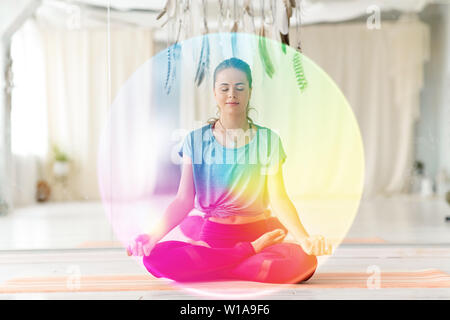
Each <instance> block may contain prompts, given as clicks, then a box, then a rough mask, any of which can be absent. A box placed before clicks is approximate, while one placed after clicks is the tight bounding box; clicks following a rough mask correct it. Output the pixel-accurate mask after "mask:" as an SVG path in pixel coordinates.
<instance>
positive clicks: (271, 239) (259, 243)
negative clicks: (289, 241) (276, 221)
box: [251, 229, 286, 253]
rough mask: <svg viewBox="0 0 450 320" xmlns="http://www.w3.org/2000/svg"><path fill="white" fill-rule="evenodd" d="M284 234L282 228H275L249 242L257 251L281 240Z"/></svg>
mask: <svg viewBox="0 0 450 320" xmlns="http://www.w3.org/2000/svg"><path fill="white" fill-rule="evenodd" d="M285 236H286V234H285V233H284V231H283V230H282V229H276V230H273V231H270V232H266V233H264V234H263V235H262V236H261V237H259V238H258V239H256V240H255V241H253V242H252V243H251V244H252V246H253V249H255V252H256V253H258V252H260V251H261V250H262V249H264V248H265V247H268V246H271V245H273V244H276V243H279V242H281V241H283V239H284V237H285Z"/></svg>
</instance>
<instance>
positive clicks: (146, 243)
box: [127, 234, 156, 256]
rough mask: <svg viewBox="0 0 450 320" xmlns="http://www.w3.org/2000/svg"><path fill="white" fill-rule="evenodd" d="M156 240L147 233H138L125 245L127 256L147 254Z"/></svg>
mask: <svg viewBox="0 0 450 320" xmlns="http://www.w3.org/2000/svg"><path fill="white" fill-rule="evenodd" d="M155 244H156V242H155V241H154V240H153V239H152V237H151V236H150V235H149V234H140V235H139V236H137V237H136V239H134V240H133V241H131V243H130V244H129V245H128V247H127V254H128V256H144V255H145V256H149V255H150V252H151V251H152V250H153V247H154V246H155Z"/></svg>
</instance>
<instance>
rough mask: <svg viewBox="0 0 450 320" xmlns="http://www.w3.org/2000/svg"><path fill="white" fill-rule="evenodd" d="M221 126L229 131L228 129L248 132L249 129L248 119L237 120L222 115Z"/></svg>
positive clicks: (240, 118)
mask: <svg viewBox="0 0 450 320" xmlns="http://www.w3.org/2000/svg"><path fill="white" fill-rule="evenodd" d="M219 120H220V124H221V126H223V128H222V129H225V130H228V129H242V130H248V129H249V123H248V121H247V119H246V118H242V117H239V118H235V117H227V116H226V115H221V116H220V118H219Z"/></svg>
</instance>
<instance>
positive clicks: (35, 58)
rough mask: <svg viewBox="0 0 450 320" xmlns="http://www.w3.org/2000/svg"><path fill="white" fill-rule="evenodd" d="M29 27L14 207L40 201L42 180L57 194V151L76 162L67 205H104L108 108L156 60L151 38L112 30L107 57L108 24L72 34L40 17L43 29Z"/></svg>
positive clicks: (129, 29)
mask: <svg viewBox="0 0 450 320" xmlns="http://www.w3.org/2000/svg"><path fill="white" fill-rule="evenodd" d="M28 25H30V27H29V28H23V29H22V30H21V32H20V33H21V35H22V38H23V39H26V40H24V42H23V41H22V42H21V43H20V44H19V41H17V43H18V47H20V48H21V50H22V51H23V52H22V53H23V55H26V57H24V58H23V59H22V57H20V58H19V59H18V60H17V61H16V64H17V65H18V66H20V65H22V67H23V68H24V69H23V70H22V72H20V73H19V72H18V74H17V76H18V77H17V78H18V79H19V78H20V79H21V87H20V94H19V88H18V89H17V99H16V101H15V103H14V104H13V105H14V108H15V109H16V110H20V114H19V112H18V111H17V112H16V114H15V115H13V118H14V119H13V125H14V128H15V130H16V131H15V132H13V135H14V137H13V142H14V145H15V146H16V147H18V148H16V150H14V149H13V152H14V157H15V159H16V161H15V163H14V166H15V170H16V177H17V179H16V181H15V183H14V184H15V186H16V188H15V189H14V193H15V199H16V204H17V203H20V204H29V203H30V202H33V201H34V197H35V192H36V188H35V186H36V181H37V179H38V178H44V179H46V180H47V181H49V182H50V183H51V186H52V187H53V190H54V191H55V190H56V189H57V188H58V187H59V185H57V184H56V183H55V179H54V175H53V173H52V166H53V162H54V159H53V154H52V152H53V150H52V147H53V145H57V146H58V147H59V148H60V149H61V150H62V151H64V152H65V153H67V154H68V156H69V159H70V174H69V177H68V184H67V190H66V191H67V194H68V195H67V194H66V196H64V199H70V200H98V199H100V193H99V186H98V178H97V156H98V147H99V140H100V135H101V132H102V129H104V126H105V125H106V121H107V119H108V109H109V104H111V103H112V102H113V100H114V98H115V97H116V94H117V93H118V91H119V89H120V88H121V86H122V85H123V84H124V83H125V81H126V80H127V79H128V78H129V77H130V76H131V74H132V73H133V72H134V71H135V70H136V69H137V68H138V67H139V66H141V65H142V64H143V63H144V62H146V61H147V60H148V59H150V58H151V57H152V55H153V53H154V51H153V34H152V31H151V30H149V29H147V28H140V27H133V26H124V25H115V24H111V28H110V48H111V51H110V53H108V30H107V25H106V23H103V24H99V23H96V24H92V25H86V26H83V25H81V27H80V28H72V29H70V28H68V27H67V25H66V24H64V23H62V24H61V23H54V21H49V20H48V19H45V17H44V18H42V17H40V16H39V15H38V18H37V23H36V24H34V22H30V23H29V24H28ZM30 43H33V44H34V46H33V47H31V46H30ZM108 59H110V61H108ZM24 63H25V64H26V67H25V66H24V65H23V64H24ZM109 72H110V77H108V73H109ZM109 81H110V87H109ZM108 92H110V97H108V94H107V93H108ZM24 127H26V129H27V130H26V131H24V130H22V129H23V128H24ZM20 128H22V129H20ZM13 130H14V129H13ZM25 132H26V133H25ZM14 139H16V140H14ZM121 139H127V137H126V136H123V137H121ZM19 140H21V141H19ZM36 141H37V142H36ZM24 157H27V158H24ZM30 159H32V160H33V161H31V160H30ZM39 170H40V171H39ZM30 172H31V173H32V174H31V175H30V174H29V173H30ZM52 197H53V200H61V199H62V198H61V199H58V197H61V193H59V195H57V193H56V192H53V194H52ZM23 198H26V201H25V200H23Z"/></svg>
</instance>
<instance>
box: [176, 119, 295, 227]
mask: <svg viewBox="0 0 450 320" xmlns="http://www.w3.org/2000/svg"><path fill="white" fill-rule="evenodd" d="M253 125H254V126H256V128H257V129H258V130H257V133H256V135H255V136H254V137H253V138H252V140H251V141H250V142H249V143H247V144H246V145H244V146H242V147H238V148H226V147H224V146H223V145H222V144H220V143H219V142H218V141H217V140H216V138H215V137H214V135H213V133H212V126H211V124H208V125H205V126H203V127H201V128H199V129H196V130H193V131H191V132H190V133H189V134H188V135H187V136H186V137H185V138H184V141H183V145H182V147H181V149H180V151H179V152H178V154H179V155H180V156H181V157H182V156H183V154H185V155H187V156H189V157H190V158H191V159H192V166H193V176H194V185H195V192H196V195H195V208H196V209H198V210H200V211H202V212H204V213H205V217H220V218H224V217H229V216H256V215H259V214H261V213H264V212H267V211H268V205H269V195H268V190H267V177H268V175H271V174H276V173H277V171H278V170H279V169H280V167H281V165H282V164H283V163H284V161H285V159H286V154H285V152H284V149H283V146H282V143H281V139H280V137H279V135H278V134H277V133H275V132H274V131H272V130H270V129H269V128H266V127H262V126H259V125H256V124H253Z"/></svg>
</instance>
